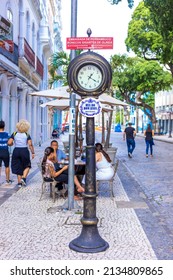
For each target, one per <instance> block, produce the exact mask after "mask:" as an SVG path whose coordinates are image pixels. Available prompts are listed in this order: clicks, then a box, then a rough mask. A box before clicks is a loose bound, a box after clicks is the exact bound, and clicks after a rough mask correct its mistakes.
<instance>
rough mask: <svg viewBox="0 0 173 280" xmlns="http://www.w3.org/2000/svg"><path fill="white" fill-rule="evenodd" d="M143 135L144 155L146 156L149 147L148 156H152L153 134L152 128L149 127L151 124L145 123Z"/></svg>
mask: <svg viewBox="0 0 173 280" xmlns="http://www.w3.org/2000/svg"><path fill="white" fill-rule="evenodd" d="M144 136H145V143H146V157H148V151H149V148H150V156H151V157H153V145H154V141H153V136H154V130H152V129H151V125H150V124H148V125H147V129H146V130H145V131H144Z"/></svg>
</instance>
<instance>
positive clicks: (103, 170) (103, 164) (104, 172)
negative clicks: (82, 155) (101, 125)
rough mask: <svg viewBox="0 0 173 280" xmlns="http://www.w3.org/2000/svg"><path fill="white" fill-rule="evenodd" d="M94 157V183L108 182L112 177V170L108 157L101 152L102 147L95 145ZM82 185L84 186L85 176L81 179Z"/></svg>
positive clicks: (98, 144)
mask: <svg viewBox="0 0 173 280" xmlns="http://www.w3.org/2000/svg"><path fill="white" fill-rule="evenodd" d="M95 157H96V181H99V180H100V181H103V180H105V181H106V180H110V179H111V178H112V177H113V175H114V170H113V168H112V164H111V159H110V157H109V155H108V154H107V153H106V152H105V151H104V150H103V146H102V144H100V143H96V144H95ZM82 184H85V176H84V177H83V180H82Z"/></svg>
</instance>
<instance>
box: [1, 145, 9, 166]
mask: <svg viewBox="0 0 173 280" xmlns="http://www.w3.org/2000/svg"><path fill="white" fill-rule="evenodd" d="M2 162H4V165H5V167H6V168H7V167H9V163H10V154H9V151H8V150H7V149H1V150H0V167H1V166H2Z"/></svg>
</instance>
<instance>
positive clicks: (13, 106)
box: [10, 96, 17, 133]
mask: <svg viewBox="0 0 173 280" xmlns="http://www.w3.org/2000/svg"><path fill="white" fill-rule="evenodd" d="M16 102H17V97H16V96H11V120H10V122H11V125H10V127H11V133H12V132H13V131H15V130H16V123H17V110H16Z"/></svg>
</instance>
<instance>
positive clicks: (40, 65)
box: [0, 0, 62, 144]
mask: <svg viewBox="0 0 173 280" xmlns="http://www.w3.org/2000/svg"><path fill="white" fill-rule="evenodd" d="M60 10H61V0H1V10H0V119H3V120H4V121H5V123H6V131H8V132H9V133H12V132H13V131H15V129H16V123H17V122H18V121H19V120H20V119H27V120H28V121H29V122H30V124H31V131H30V134H31V137H32V139H33V142H34V143H35V144H36V143H39V141H40V137H42V140H43V141H44V140H45V139H47V138H48V137H50V130H51V127H50V124H49V123H48V120H49V112H48V110H47V109H46V108H44V109H42V108H41V107H40V103H42V102H44V101H45V100H44V99H43V98H41V99H39V98H38V97H35V96H31V95H30V94H29V93H31V92H33V91H38V90H42V89H47V88H48V86H49V84H48V64H49V58H50V55H51V54H52V53H53V51H54V49H55V44H56V48H57V49H59V50H61V49H62V43H61V21H60V19H61V17H60ZM54 26H56V34H55V32H54V30H55V29H54ZM57 26H58V28H57ZM57 37H58V40H57V39H56V40H55V38H57Z"/></svg>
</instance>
